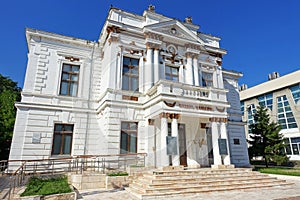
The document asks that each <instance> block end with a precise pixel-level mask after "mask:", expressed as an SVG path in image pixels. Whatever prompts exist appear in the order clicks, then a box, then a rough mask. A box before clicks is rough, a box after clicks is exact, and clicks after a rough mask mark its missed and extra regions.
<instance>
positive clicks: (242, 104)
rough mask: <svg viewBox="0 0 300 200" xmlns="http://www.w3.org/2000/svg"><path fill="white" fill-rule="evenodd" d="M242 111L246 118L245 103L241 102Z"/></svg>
mask: <svg viewBox="0 0 300 200" xmlns="http://www.w3.org/2000/svg"><path fill="white" fill-rule="evenodd" d="M241 111H242V115H243V116H244V112H245V102H244V101H241Z"/></svg>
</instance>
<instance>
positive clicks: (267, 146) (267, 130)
mask: <svg viewBox="0 0 300 200" xmlns="http://www.w3.org/2000/svg"><path fill="white" fill-rule="evenodd" d="M254 121H255V123H254V124H251V125H250V130H251V134H249V136H250V140H248V142H249V144H250V147H249V156H250V158H252V157H253V156H262V157H263V158H264V160H265V164H266V167H268V163H269V162H270V161H273V162H276V163H277V164H278V165H281V164H282V163H284V162H287V161H288V157H287V156H286V154H285V152H284V147H285V144H284V140H283V135H282V134H280V133H279V132H280V130H281V126H280V124H278V123H276V122H271V120H270V116H269V114H268V113H267V108H265V107H258V108H257V111H256V113H255V115H254Z"/></svg>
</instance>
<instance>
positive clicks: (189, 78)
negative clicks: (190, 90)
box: [185, 56, 194, 85]
mask: <svg viewBox="0 0 300 200" xmlns="http://www.w3.org/2000/svg"><path fill="white" fill-rule="evenodd" d="M185 70H186V73H185V83H187V84H189V85H193V84H194V75H193V58H192V57H191V56H188V57H187V63H186V66H185Z"/></svg>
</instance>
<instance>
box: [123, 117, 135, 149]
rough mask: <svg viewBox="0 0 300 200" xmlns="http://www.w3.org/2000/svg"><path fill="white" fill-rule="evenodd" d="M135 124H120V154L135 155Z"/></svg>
mask: <svg viewBox="0 0 300 200" xmlns="http://www.w3.org/2000/svg"><path fill="white" fill-rule="evenodd" d="M137 133H138V123H137V122H122V123H121V138H120V154H128V153H137Z"/></svg>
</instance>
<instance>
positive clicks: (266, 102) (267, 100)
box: [257, 93, 273, 110]
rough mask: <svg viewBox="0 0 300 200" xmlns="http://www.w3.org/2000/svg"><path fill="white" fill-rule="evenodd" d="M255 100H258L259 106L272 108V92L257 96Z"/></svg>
mask: <svg viewBox="0 0 300 200" xmlns="http://www.w3.org/2000/svg"><path fill="white" fill-rule="evenodd" d="M257 100H258V103H259V105H260V106H262V107H267V108H269V109H270V110H272V106H273V94H272V93H269V94H264V95H262V96H259V97H258V98H257Z"/></svg>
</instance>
